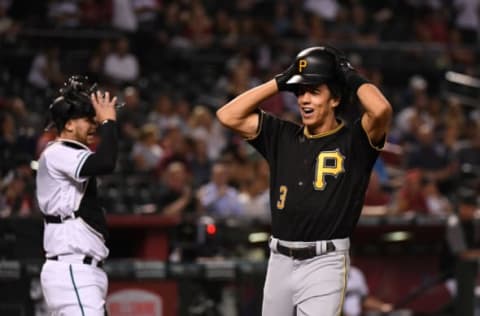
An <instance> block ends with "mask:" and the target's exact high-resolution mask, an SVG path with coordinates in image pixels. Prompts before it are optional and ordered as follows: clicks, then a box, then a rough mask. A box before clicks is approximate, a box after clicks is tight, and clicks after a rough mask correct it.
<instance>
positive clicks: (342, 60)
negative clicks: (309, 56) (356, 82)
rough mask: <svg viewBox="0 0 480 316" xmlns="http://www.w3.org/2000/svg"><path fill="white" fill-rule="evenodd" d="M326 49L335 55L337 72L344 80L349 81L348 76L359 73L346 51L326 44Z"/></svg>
mask: <svg viewBox="0 0 480 316" xmlns="http://www.w3.org/2000/svg"><path fill="white" fill-rule="evenodd" d="M325 50H326V51H328V52H329V53H330V54H332V55H333V56H334V57H335V63H336V65H337V73H338V75H339V76H340V78H341V79H342V80H343V81H344V82H347V79H348V77H350V76H351V75H353V74H356V73H357V71H356V70H355V68H354V67H353V66H352V64H351V63H350V61H349V60H348V58H347V56H346V55H345V53H344V52H342V51H341V50H339V49H337V48H335V47H332V46H326V47H325Z"/></svg>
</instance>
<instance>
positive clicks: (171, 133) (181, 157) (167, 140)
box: [157, 126, 193, 176]
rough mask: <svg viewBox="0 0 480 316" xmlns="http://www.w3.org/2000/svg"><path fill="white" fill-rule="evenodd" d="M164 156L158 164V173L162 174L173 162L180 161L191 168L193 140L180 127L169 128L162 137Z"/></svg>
mask: <svg viewBox="0 0 480 316" xmlns="http://www.w3.org/2000/svg"><path fill="white" fill-rule="evenodd" d="M161 143H162V148H163V149H164V153H165V154H164V155H163V158H162V159H161V160H160V163H159V164H158V166H157V175H159V176H161V175H162V174H163V172H164V171H165V169H166V167H167V166H168V165H170V164H171V163H172V162H175V161H179V162H182V163H183V164H185V166H186V167H187V168H188V169H189V170H190V164H191V161H192V152H193V140H192V138H190V137H188V136H186V135H185V134H184V133H183V132H182V130H181V129H180V128H179V127H175V126H174V127H171V128H169V129H167V130H166V131H165V133H164V136H163V137H162V141H161Z"/></svg>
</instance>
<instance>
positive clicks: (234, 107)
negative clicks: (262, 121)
mask: <svg viewBox="0 0 480 316" xmlns="http://www.w3.org/2000/svg"><path fill="white" fill-rule="evenodd" d="M277 91H278V89H277V84H276V83H275V80H274V79H272V80H270V81H267V82H265V83H263V84H261V85H259V86H257V87H255V88H253V89H250V90H247V91H246V92H244V93H242V94H240V95H239V96H237V97H236V98H234V99H233V100H231V101H230V102H228V103H227V104H225V105H223V106H222V107H221V108H220V109H218V110H217V118H218V120H219V121H220V123H222V124H223V125H225V126H226V127H228V128H230V129H232V130H233V131H235V132H236V133H238V134H239V135H240V136H242V137H244V138H251V137H254V136H255V135H256V133H257V130H258V124H259V119H258V115H259V114H258V113H257V112H256V110H257V107H258V104H260V102H262V101H263V100H265V99H267V98H268V97H270V96H272V95H274V94H275V93H277Z"/></svg>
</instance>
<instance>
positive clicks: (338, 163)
mask: <svg viewBox="0 0 480 316" xmlns="http://www.w3.org/2000/svg"><path fill="white" fill-rule="evenodd" d="M344 160H345V157H344V156H343V155H342V154H341V153H340V151H339V150H338V149H337V150H335V151H322V152H321V153H320V154H318V157H317V166H316V168H315V180H314V182H313V186H314V188H315V190H324V189H325V187H326V186H327V182H326V181H325V176H326V175H331V176H334V177H335V178H336V177H337V176H338V175H339V174H340V173H342V172H345V169H344V167H343V162H344Z"/></svg>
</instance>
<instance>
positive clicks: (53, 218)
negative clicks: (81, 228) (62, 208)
mask: <svg viewBox="0 0 480 316" xmlns="http://www.w3.org/2000/svg"><path fill="white" fill-rule="evenodd" d="M79 216H80V215H79V214H78V212H73V213H72V214H71V215H68V216H65V217H61V216H59V215H43V219H44V220H45V222H47V223H49V224H61V223H63V222H64V221H66V220H69V219H74V218H77V217H79Z"/></svg>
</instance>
